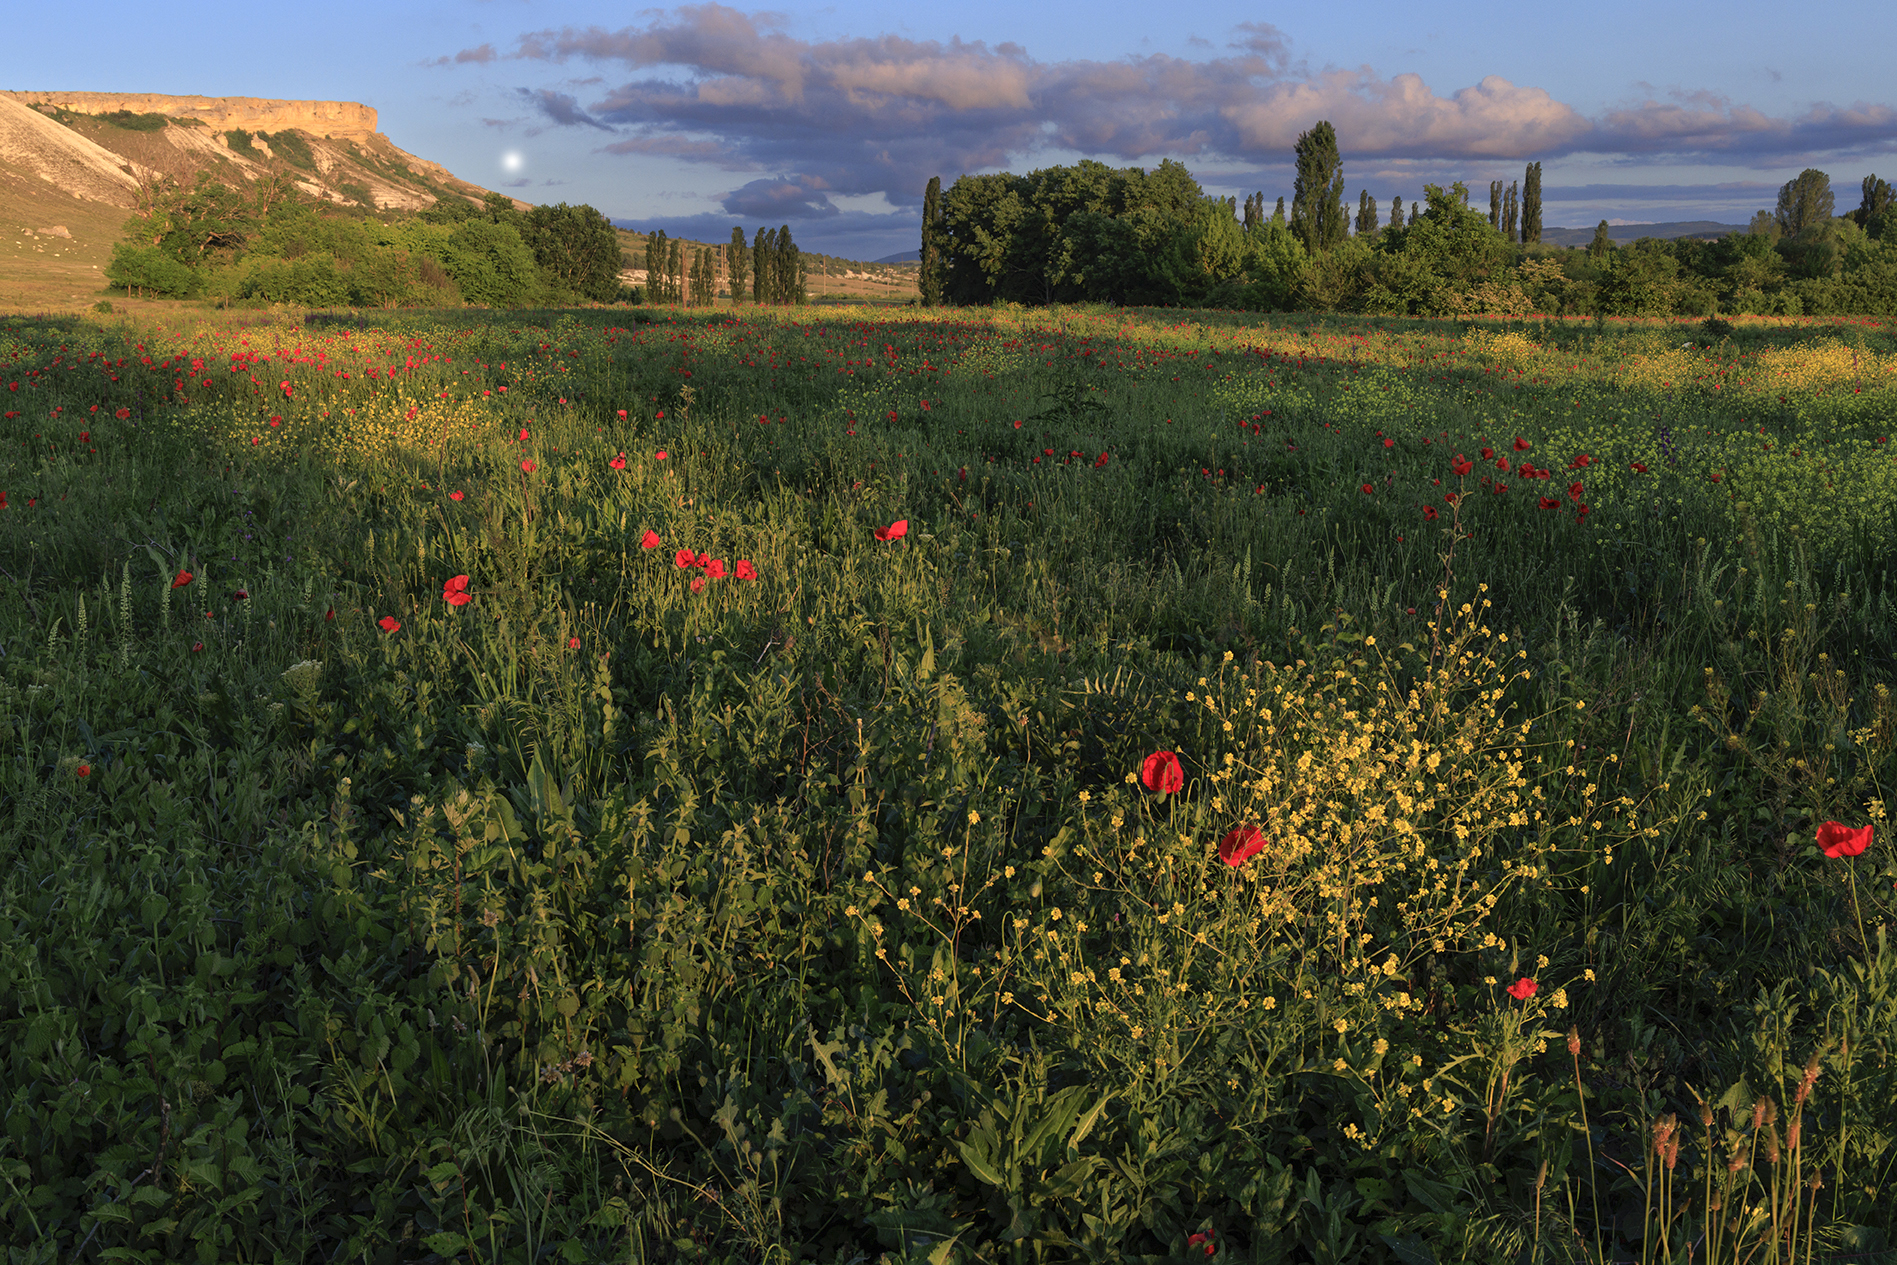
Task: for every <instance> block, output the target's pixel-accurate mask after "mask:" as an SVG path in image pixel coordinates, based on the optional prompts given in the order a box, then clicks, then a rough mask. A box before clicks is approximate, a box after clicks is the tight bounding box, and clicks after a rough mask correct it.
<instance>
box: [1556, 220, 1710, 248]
mask: <svg viewBox="0 0 1897 1265" xmlns="http://www.w3.org/2000/svg"><path fill="white" fill-rule="evenodd" d="M1745 231H1746V226H1745V225H1744V224H1721V223H1719V222H1718V221H1716V220H1674V221H1672V222H1670V223H1665V224H1609V225H1608V226H1607V236H1608V237H1609V238H1610V239H1611V240H1613V241H1615V242H1617V243H1625V242H1637V241H1639V240H1640V239H1641V238H1643V237H1658V238H1663V239H1664V240H1666V241H1673V240H1675V239H1677V238H1681V237H1699V238H1704V239H1706V240H1708V241H1718V240H1719V239H1720V238H1722V237H1724V236H1725V235H1726V234H1727V233H1743V232H1745ZM1541 240H1542V242H1543V243H1544V244H1546V245H1549V246H1585V245H1587V244H1588V243H1589V242H1591V241H1593V240H1594V230H1593V229H1592V228H1544V229H1542V230H1541Z"/></svg>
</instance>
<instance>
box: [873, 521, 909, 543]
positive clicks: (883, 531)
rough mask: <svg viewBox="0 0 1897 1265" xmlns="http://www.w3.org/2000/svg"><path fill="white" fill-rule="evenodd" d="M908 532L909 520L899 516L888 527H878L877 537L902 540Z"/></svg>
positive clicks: (879, 538)
mask: <svg viewBox="0 0 1897 1265" xmlns="http://www.w3.org/2000/svg"><path fill="white" fill-rule="evenodd" d="M908 534H909V520H908V519H906V518H899V519H897V520H896V521H895V522H893V523H891V524H890V525H889V526H887V527H878V528H877V529H876V539H878V540H901V539H902V538H903V537H904V536H907V535H908Z"/></svg>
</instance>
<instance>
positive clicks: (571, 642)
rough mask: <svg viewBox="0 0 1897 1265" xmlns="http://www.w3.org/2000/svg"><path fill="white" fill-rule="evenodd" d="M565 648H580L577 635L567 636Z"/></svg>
mask: <svg viewBox="0 0 1897 1265" xmlns="http://www.w3.org/2000/svg"><path fill="white" fill-rule="evenodd" d="M566 648H567V649H568V650H578V649H579V648H580V639H579V638H578V637H568V638H567V639H566Z"/></svg>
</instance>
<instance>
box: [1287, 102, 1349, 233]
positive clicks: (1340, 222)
mask: <svg viewBox="0 0 1897 1265" xmlns="http://www.w3.org/2000/svg"><path fill="white" fill-rule="evenodd" d="M1292 156H1293V159H1294V162H1295V165H1296V167H1297V179H1296V183H1295V184H1294V185H1293V186H1292V194H1291V229H1292V231H1293V232H1295V233H1296V234H1297V235H1298V237H1299V239H1300V240H1302V241H1303V242H1304V249H1305V250H1306V251H1307V252H1309V253H1310V254H1313V255H1315V254H1318V253H1320V252H1322V251H1326V250H1329V249H1331V248H1332V247H1334V246H1336V245H1337V243H1339V242H1341V241H1343V240H1344V238H1345V236H1347V234H1346V231H1345V230H1346V228H1347V227H1348V223H1347V221H1346V220H1345V217H1344V203H1343V198H1344V160H1343V158H1342V156H1341V155H1339V154H1338V152H1337V129H1336V128H1334V127H1332V126H1331V125H1330V123H1329V122H1320V123H1318V124H1317V126H1315V127H1313V128H1311V130H1309V131H1308V132H1303V133H1301V134H1300V135H1299V136H1298V139H1297V144H1296V145H1295V146H1294V147H1293V149H1292Z"/></svg>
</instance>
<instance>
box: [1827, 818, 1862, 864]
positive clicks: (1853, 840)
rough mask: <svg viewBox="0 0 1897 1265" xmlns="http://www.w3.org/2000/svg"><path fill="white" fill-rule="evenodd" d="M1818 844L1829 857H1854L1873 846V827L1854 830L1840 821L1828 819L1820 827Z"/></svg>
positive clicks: (1860, 827)
mask: <svg viewBox="0 0 1897 1265" xmlns="http://www.w3.org/2000/svg"><path fill="white" fill-rule="evenodd" d="M1818 846H1819V847H1821V848H1823V849H1824V850H1825V855H1826V856H1828V857H1854V856H1856V855H1857V854H1858V853H1860V852H1862V851H1864V849H1866V848H1868V847H1870V846H1871V827H1870V826H1859V827H1858V828H1857V829H1855V830H1853V829H1852V828H1851V827H1849V826H1847V825H1845V824H1844V823H1843V822H1839V821H1827V822H1826V823H1825V824H1824V825H1822V826H1820V827H1818Z"/></svg>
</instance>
